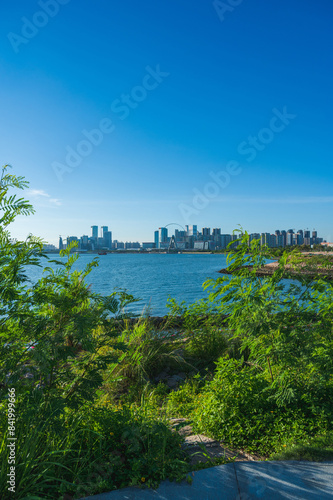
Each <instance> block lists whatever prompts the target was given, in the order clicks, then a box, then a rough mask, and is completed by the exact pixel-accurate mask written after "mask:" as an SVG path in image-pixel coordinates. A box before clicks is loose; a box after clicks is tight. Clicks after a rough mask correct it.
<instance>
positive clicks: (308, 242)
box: [304, 229, 311, 245]
mask: <svg viewBox="0 0 333 500" xmlns="http://www.w3.org/2000/svg"><path fill="white" fill-rule="evenodd" d="M304 245H311V238H310V231H309V230H308V229H307V230H306V231H304Z"/></svg>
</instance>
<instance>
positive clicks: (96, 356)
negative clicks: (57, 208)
mask: <svg viewBox="0 0 333 500" xmlns="http://www.w3.org/2000/svg"><path fill="white" fill-rule="evenodd" d="M27 185H28V184H27V182H26V181H25V180H24V178H22V177H17V176H15V175H13V174H11V173H10V170H9V167H8V166H5V167H4V168H3V169H2V176H1V181H0V209H1V213H0V245H1V252H0V308H1V313H0V335H1V343H0V383H1V385H0V433H1V441H0V452H1V453H0V462H1V477H0V496H1V498H3V499H6V498H13V495H12V494H11V493H10V492H9V491H8V483H7V480H8V476H7V472H6V471H7V470H8V453H9V451H8V447H7V444H8V420H7V414H8V394H9V389H11V390H12V389H15V401H16V403H15V415H16V422H15V437H16V441H15V453H16V455H15V498H16V499H24V498H30V499H32V498H35V499H38V498H41V499H59V500H60V499H66V500H70V499H78V498H83V497H85V496H88V495H91V494H96V493H100V492H104V491H111V490H113V489H117V488H121V487H124V486H128V485H141V486H156V485H157V484H158V483H159V482H160V481H161V480H163V479H167V478H168V479H170V480H181V479H183V478H186V477H187V478H188V480H189V481H190V477H191V476H189V471H191V470H193V464H191V462H190V457H189V455H188V453H186V450H185V449H184V447H183V445H182V443H183V439H184V438H183V437H182V436H181V435H180V434H179V433H178V432H177V431H175V430H174V429H173V428H172V426H171V425H170V419H175V418H183V419H186V421H187V422H188V423H190V424H191V425H192V426H193V429H194V431H195V432H198V433H202V434H205V435H207V436H210V437H213V438H215V439H218V440H220V441H221V442H223V443H225V444H226V445H227V446H228V447H230V448H231V449H232V450H234V451H235V456H237V453H238V452H239V450H242V451H245V452H246V453H248V454H253V455H255V456H256V457H259V458H260V459H262V460H269V459H272V458H274V459H303V460H327V459H332V457H333V329H332V325H333V323H332V320H333V285H332V281H331V280H330V279H329V274H330V272H331V271H332V265H333V264H332V260H331V259H330V257H329V256H328V255H327V256H326V255H319V256H317V257H316V259H317V260H316V262H315V263H313V261H311V262H309V261H308V260H304V258H303V257H302V254H301V252H300V251H299V250H297V249H295V250H294V251H292V252H282V254H281V255H280V256H279V260H278V265H277V266H276V267H275V269H274V272H273V273H272V274H271V275H269V276H261V275H258V273H257V270H258V269H260V268H262V267H263V266H264V264H265V263H266V262H267V259H272V258H274V257H273V256H272V253H271V251H270V249H268V248H265V247H261V246H260V244H259V241H258V240H253V241H251V243H250V245H249V243H248V235H247V233H246V232H243V233H244V234H242V236H240V238H239V240H238V246H237V247H236V248H232V249H230V251H229V252H228V270H229V271H230V274H225V275H218V277H217V278H216V279H210V280H207V281H206V283H205V284H204V287H205V288H206V289H207V298H206V299H204V300H200V301H198V302H196V303H194V304H191V305H187V304H185V303H177V302H176V301H175V300H173V299H172V298H170V299H169V302H168V310H169V313H168V314H167V315H166V316H165V317H164V318H153V317H150V316H149V315H148V314H146V315H142V316H140V317H134V316H133V315H129V314H128V313H127V312H126V311H127V309H126V308H127V306H128V305H129V304H131V303H132V302H133V301H135V300H137V298H135V297H133V296H132V295H130V294H129V293H128V292H126V291H125V290H117V291H115V292H114V293H112V294H111V295H109V296H107V297H105V296H101V295H99V294H96V293H93V292H92V291H91V290H90V287H89V286H88V284H87V283H86V281H85V278H86V276H87V275H88V274H89V272H90V271H91V270H92V269H93V267H94V266H97V265H98V260H97V259H94V260H92V261H91V262H90V263H89V264H88V265H87V266H86V267H85V269H84V270H82V271H78V270H76V268H75V266H74V264H75V262H76V260H77V259H78V258H79V255H78V254H76V253H73V252H71V249H72V248H73V247H71V246H69V247H68V248H67V249H66V250H63V251H61V256H62V257H66V259H65V260H64V259H62V260H57V259H54V260H51V259H49V261H50V262H52V264H53V266H52V267H50V266H49V265H44V262H45V261H46V260H45V259H47V256H46V255H44V253H43V242H42V241H41V240H40V239H39V238H36V237H33V236H29V237H28V238H27V239H26V241H16V240H13V239H12V238H11V235H10V232H9V225H10V223H12V222H13V221H14V220H15V218H16V217H17V216H21V215H27V216H28V215H30V214H32V213H33V211H34V210H33V207H32V206H31V204H30V203H29V202H28V201H26V200H25V199H23V198H19V197H17V195H16V194H13V191H14V192H16V191H17V190H19V189H23V188H25V187H27ZM27 266H44V272H43V276H42V278H41V279H39V280H38V281H37V282H36V283H31V282H30V281H29V280H28V278H27V275H26V268H27ZM307 266H310V267H311V272H309V273H307V272H306V270H307ZM316 266H318V268H319V267H320V269H321V272H320V273H318V274H315V273H313V269H314V268H316ZM291 267H292V268H293V273H292V279H288V278H290V268H291ZM225 461H226V460H225ZM222 462H223V461H222ZM214 463H217V462H214V461H213V460H211V461H210V462H208V465H214ZM219 463H221V460H220V462H219ZM204 466H205V465H203V464H200V463H199V464H197V465H196V468H200V467H204Z"/></svg>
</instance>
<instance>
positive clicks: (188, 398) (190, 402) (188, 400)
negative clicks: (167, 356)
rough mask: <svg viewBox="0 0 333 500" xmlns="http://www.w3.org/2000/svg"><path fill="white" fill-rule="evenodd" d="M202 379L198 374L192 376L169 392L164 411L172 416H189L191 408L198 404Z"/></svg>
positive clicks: (202, 384)
mask: <svg viewBox="0 0 333 500" xmlns="http://www.w3.org/2000/svg"><path fill="white" fill-rule="evenodd" d="M203 386H204V381H203V380H202V379H201V378H200V377H199V376H194V377H193V378H192V379H189V380H187V381H186V382H185V383H184V384H182V385H181V386H180V387H179V389H178V390H177V391H173V392H171V393H170V394H169V395H168V397H167V403H166V411H167V414H168V415H170V416H172V417H189V418H191V415H192V412H193V410H194V409H195V408H196V406H197V405H198V401H199V399H200V397H201V391H202V388H203Z"/></svg>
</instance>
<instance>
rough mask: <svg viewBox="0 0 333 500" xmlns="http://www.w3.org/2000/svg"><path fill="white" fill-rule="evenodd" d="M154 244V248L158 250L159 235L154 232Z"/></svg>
mask: <svg viewBox="0 0 333 500" xmlns="http://www.w3.org/2000/svg"><path fill="white" fill-rule="evenodd" d="M154 243H155V248H160V245H159V243H160V240H159V233H158V231H155V232H154Z"/></svg>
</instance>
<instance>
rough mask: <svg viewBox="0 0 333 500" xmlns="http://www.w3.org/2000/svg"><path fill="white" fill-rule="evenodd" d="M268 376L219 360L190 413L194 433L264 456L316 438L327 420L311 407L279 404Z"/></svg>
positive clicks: (253, 368) (236, 363) (258, 371)
mask: <svg viewBox="0 0 333 500" xmlns="http://www.w3.org/2000/svg"><path fill="white" fill-rule="evenodd" d="M274 391H275V389H274V387H272V385H271V383H270V380H269V378H268V377H267V376H266V375H265V374H264V373H263V372H262V371H261V370H258V368H257V367H253V366H248V365H246V364H244V363H243V362H242V361H237V360H232V359H226V358H222V359H220V361H219V363H218V365H217V370H216V373H215V377H214V379H213V380H212V381H211V382H209V383H207V384H206V386H205V388H204V390H203V392H202V394H201V397H200V398H198V400H197V404H196V407H195V409H194V411H193V413H192V418H193V422H194V429H195V430H197V431H198V432H203V433H207V434H208V435H211V436H213V437H214V438H216V439H220V440H223V441H226V442H227V443H229V444H231V445H232V446H234V447H241V448H246V449H247V450H249V451H255V452H257V453H262V454H264V455H266V454H269V453H271V452H272V451H274V450H276V449H279V448H281V446H282V445H283V444H285V443H286V442H293V441H294V440H297V439H300V438H301V437H304V435H313V434H315V433H316V432H318V431H319V430H320V429H323V428H325V426H327V424H328V422H327V420H326V419H325V418H322V416H321V415H316V414H314V413H312V412H311V411H310V409H309V408H307V409H306V408H304V410H302V409H301V408H297V407H294V406H293V405H287V404H285V405H284V406H279V405H278V404H277V402H276V398H275V397H274Z"/></svg>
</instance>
